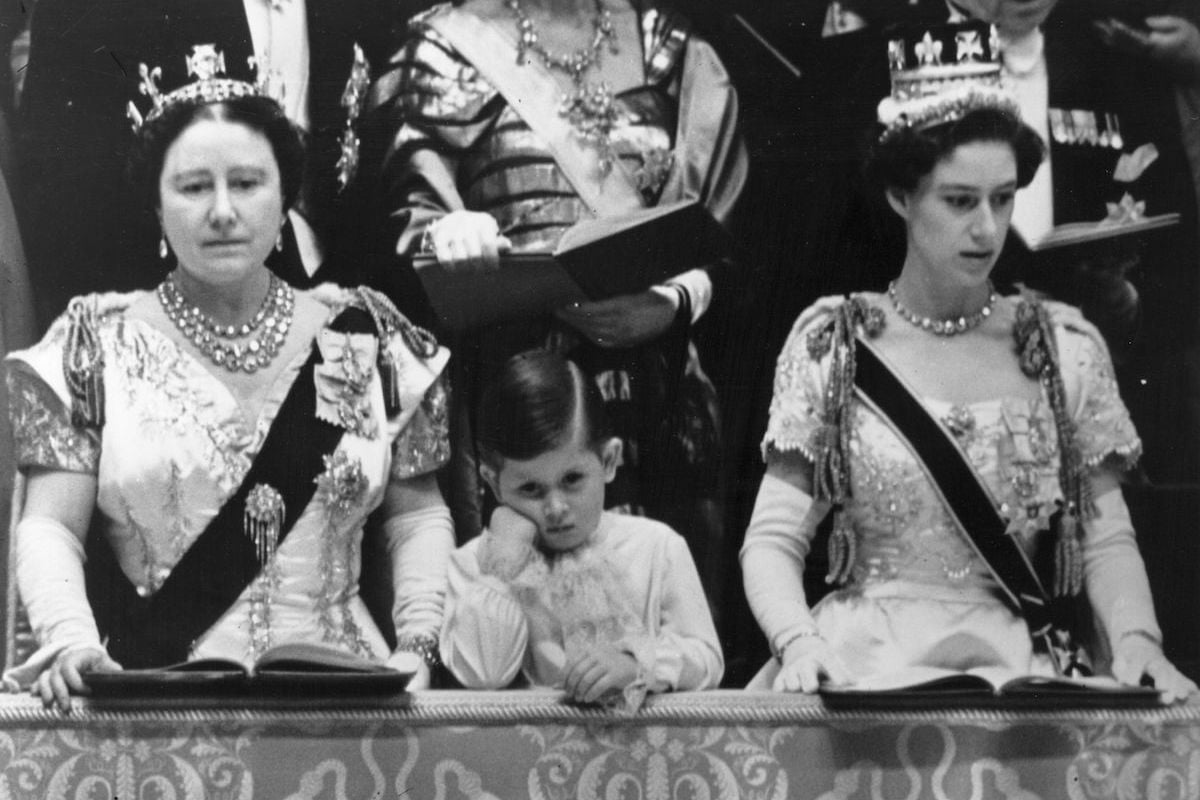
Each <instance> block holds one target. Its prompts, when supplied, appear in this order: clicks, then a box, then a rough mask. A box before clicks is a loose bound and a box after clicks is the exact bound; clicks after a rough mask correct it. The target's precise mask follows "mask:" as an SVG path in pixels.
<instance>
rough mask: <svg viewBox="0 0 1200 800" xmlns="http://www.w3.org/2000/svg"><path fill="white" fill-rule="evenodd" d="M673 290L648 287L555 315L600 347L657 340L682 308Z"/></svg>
mask: <svg viewBox="0 0 1200 800" xmlns="http://www.w3.org/2000/svg"><path fill="white" fill-rule="evenodd" d="M672 293H673V290H672V292H666V293H664V292H657V291H654V290H652V289H647V290H646V291H644V292H639V293H638V294H624V295H619V296H617V297H610V298H609V299H607V300H597V301H596V302H594V303H576V304H574V305H570V306H567V307H565V308H560V309H559V310H558V311H556V312H555V314H556V315H557V316H558V318H559V319H561V320H562V321H563V322H565V323H567V324H568V325H570V326H571V327H572V328H574V329H575V330H577V331H579V332H580V333H582V334H583V335H584V336H585V337H587V339H588V340H589V341H591V342H592V343H593V344H596V345H599V346H600V347H633V346H635V345H639V344H643V343H645V342H649V341H653V340H654V339H657V338H658V337H659V336H662V335H663V334H664V333H666V332H667V330H668V329H670V327H671V324H672V323H673V322H674V321H675V314H676V312H678V310H679V305H678V303H677V301H676V300H675V299H673V298H672V297H671V294H672Z"/></svg>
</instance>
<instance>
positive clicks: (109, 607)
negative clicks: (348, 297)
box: [86, 308, 375, 669]
mask: <svg viewBox="0 0 1200 800" xmlns="http://www.w3.org/2000/svg"><path fill="white" fill-rule="evenodd" d="M330 327H331V328H333V329H334V330H339V331H343V332H351V333H372V334H373V333H375V327H374V325H373V324H372V320H371V318H370V316H369V315H368V314H367V313H366V312H365V311H362V310H361V309H357V308H348V309H346V310H345V311H343V312H342V313H341V314H339V315H338V317H337V319H335V320H334V321H333V323H332V325H331V326H330ZM320 361H321V356H320V352H319V350H318V349H317V345H316V342H314V343H313V348H312V354H311V355H310V356H309V358H308V360H307V361H306V362H305V363H304V366H303V367H302V368H301V369H300V373H299V374H298V375H297V376H296V380H295V382H294V383H293V384H292V388H291V390H290V391H289V392H288V395H287V397H286V398H285V399H284V401H283V404H282V405H281V406H280V408H279V413H278V415H277V416H276V417H275V421H274V422H273V423H272V424H271V430H270V431H269V432H268V433H267V437H266V440H265V441H264V442H263V446H262V449H261V450H260V451H259V453H258V456H257V457H256V458H255V459H254V463H253V464H252V465H251V466H250V469H249V471H248V472H247V473H246V476H245V478H244V479H243V480H242V483H241V485H240V486H239V487H238V489H237V491H236V492H234V493H233V495H232V496H231V497H230V498H229V499H228V500H226V501H225V504H224V505H223V506H222V507H221V509H220V511H218V512H217V515H216V517H214V518H213V520H212V521H211V522H210V523H209V524H208V527H207V528H205V529H204V531H203V533H201V534H200V536H198V537H197V538H196V540H195V541H194V542H193V543H192V546H191V547H190V548H189V549H188V551H187V552H186V553H184V555H183V557H182V558H180V559H179V562H178V563H177V564H176V565H175V567H174V569H172V570H171V574H170V576H169V577H168V578H167V579H166V581H165V582H164V583H163V585H162V586H161V587H160V588H159V590H158V591H157V592H155V593H154V594H153V595H151V596H149V597H142V596H141V595H139V594H138V592H137V590H136V589H135V588H134V586H133V584H132V583H130V581H129V579H128V578H127V577H126V576H125V573H124V572H122V571H121V567H120V565H119V564H118V562H117V559H116V556H115V554H114V553H113V551H112V547H111V546H110V545H109V543H108V541H107V539H106V538H105V536H104V535H103V533H102V532H101V531H99V530H96V529H95V528H94V527H93V530H92V531H91V532H90V533H89V535H88V540H87V564H86V576H87V589H88V600H89V602H90V603H91V606H92V610H93V612H94V613H95V615H96V622H97V625H98V626H99V628H100V635H101V637H107V639H108V652H109V654H110V655H111V656H112V657H113V658H114V659H116V661H117V662H118V663H120V664H121V665H122V666H124V667H126V668H129V669H138V668H147V667H157V666H164V665H167V664H171V663H175V662H178V661H184V660H186V659H187V657H188V653H189V650H190V648H191V645H192V643H193V642H194V641H195V640H196V638H197V637H199V636H200V635H201V634H203V633H204V632H205V631H206V630H208V629H209V628H211V627H212V626H213V624H214V623H216V621H217V620H218V619H220V618H221V616H222V615H223V614H224V613H225V612H226V611H227V610H228V609H229V607H230V606H232V605H233V603H234V601H236V600H237V598H238V596H239V595H241V593H242V592H243V591H244V590H245V588H246V587H247V586H249V585H250V583H251V581H253V580H254V579H255V577H257V576H258V574H259V573H260V572H261V570H262V566H263V565H262V564H260V563H259V561H258V556H257V554H256V552H255V546H254V543H253V542H252V541H251V539H250V537H249V536H247V535H246V533H245V532H244V530H243V521H242V516H243V512H244V510H245V503H246V496H247V495H248V494H249V493H250V490H251V489H253V488H254V487H255V486H257V485H258V484H260V483H266V484H269V485H270V486H272V487H274V488H275V489H277V490H278V491H279V492H280V494H281V495H282V496H283V499H284V504H285V510H284V520H283V526H282V528H281V530H280V533H279V539H278V542H279V543H282V542H283V540H284V538H285V537H286V536H287V535H288V532H289V531H291V529H292V526H293V525H295V523H296V520H297V519H299V517H300V515H301V514H302V513H303V512H304V510H305V509H306V508H307V507H308V504H309V502H310V501H311V500H312V497H313V494H314V493H315V492H316V482H315V479H316V477H317V476H318V475H319V474H320V473H321V472H322V470H323V469H324V460H323V456H326V455H329V454H332V453H333V451H334V449H335V448H336V447H337V445H338V442H339V441H341V438H342V434H343V433H344V431H343V429H342V428H339V427H337V426H336V425H331V424H329V423H328V422H324V421H323V420H320V419H318V418H317V416H316V413H315V411H316V386H315V384H314V383H313V369H314V367H315V366H316V364H318V363H319V362H320ZM314 568H315V567H314Z"/></svg>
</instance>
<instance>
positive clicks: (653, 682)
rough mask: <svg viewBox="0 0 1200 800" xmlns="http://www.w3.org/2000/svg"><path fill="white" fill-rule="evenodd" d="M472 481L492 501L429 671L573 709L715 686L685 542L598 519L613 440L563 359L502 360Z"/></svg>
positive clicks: (466, 558) (701, 603)
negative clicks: (561, 700)
mask: <svg viewBox="0 0 1200 800" xmlns="http://www.w3.org/2000/svg"><path fill="white" fill-rule="evenodd" d="M477 430H478V436H479V446H480V452H481V454H482V458H483V464H484V466H483V474H484V477H485V479H486V480H487V483H488V486H489V487H491V490H492V492H493V493H494V494H495V496H496V499H497V501H498V502H499V503H500V505H499V506H498V507H497V508H496V510H495V511H494V512H493V513H492V517H491V524H490V525H489V526H488V528H487V529H486V530H485V531H484V532H483V534H482V535H481V536H479V537H477V538H475V539H473V540H471V541H470V542H468V543H467V544H465V545H463V546H462V547H461V548H460V549H459V550H458V551H457V552H456V553H455V554H454V556H453V557H452V559H451V568H450V590H449V595H448V597H447V606H446V622H445V625H444V626H443V628H442V636H441V654H442V660H443V662H444V663H445V664H446V666H447V667H448V668H449V669H450V672H451V673H452V674H453V675H454V676H455V677H456V678H457V679H458V680H460V681H461V682H462V683H463V684H464V685H466V686H467V687H470V688H479V689H502V688H504V687H506V686H508V685H510V684H511V683H512V682H513V681H514V680H515V679H517V678H518V676H520V677H521V678H523V679H524V682H525V683H526V684H527V685H530V686H542V687H554V688H558V689H563V690H564V691H565V692H566V693H567V695H568V696H570V697H571V698H572V699H573V700H575V701H576V702H580V703H612V704H614V705H616V706H618V707H623V708H626V709H628V710H636V709H637V708H638V706H640V705H641V702H642V699H643V698H644V697H645V694H646V693H647V692H662V691H692V690H698V689H714V688H716V687H717V685H718V684H719V683H720V681H721V673H722V669H723V661H722V657H721V646H720V642H719V641H718V640H717V633H716V629H715V628H714V627H713V622H712V617H711V615H710V614H709V610H708V603H707V601H706V600H705V597H704V591H703V589H702V588H701V587H700V578H699V575H697V573H696V567H695V564H694V563H693V562H692V557H691V555H690V554H689V552H688V548H687V544H686V543H685V542H684V540H683V538H682V537H680V536H679V534H677V533H675V532H674V531H672V530H671V529H670V528H668V527H667V526H666V525H663V524H662V523H660V522H655V521H653V520H648V519H644V518H640V517H633V516H629V515H626V514H613V513H610V512H607V511H604V487H605V484H606V483H607V482H608V481H610V480H612V478H613V476H614V475H615V474H616V470H617V464H618V463H619V462H620V459H621V440H620V439H618V438H616V437H615V436H613V435H612V432H611V429H610V428H609V425H608V421H607V419H606V418H605V411H604V403H603V402H602V400H601V398H600V393H599V390H598V389H597V388H596V386H595V385H594V384H593V383H592V382H591V381H590V380H589V379H588V377H587V376H586V375H585V374H584V373H583V371H582V370H580V369H579V367H578V366H576V365H575V364H573V363H571V362H570V361H567V360H566V359H564V358H563V357H562V356H560V355H557V354H554V353H549V352H546V351H544V350H535V351H530V352H528V353H522V354H518V355H516V356H514V357H513V358H512V359H510V360H509V361H508V362H507V363H506V364H505V365H504V367H503V368H502V369H501V371H500V373H499V374H498V375H497V376H496V378H495V379H494V381H493V382H492V383H491V384H489V385H488V387H487V388H486V389H485V390H484V393H483V396H482V397H481V399H480V413H479V427H478V429H477Z"/></svg>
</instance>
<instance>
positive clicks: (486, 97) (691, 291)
mask: <svg viewBox="0 0 1200 800" xmlns="http://www.w3.org/2000/svg"><path fill="white" fill-rule="evenodd" d="M369 114H374V115H376V117H377V118H378V122H379V124H380V125H382V126H383V127H384V128H385V129H387V130H388V131H389V135H388V137H387V140H386V142H385V150H386V153H385V154H384V155H383V181H384V192H385V200H384V202H385V204H386V207H387V209H388V211H389V212H390V214H391V220H392V225H393V228H392V230H391V232H390V234H391V236H392V241H391V245H392V246H394V247H395V248H396V250H397V251H398V252H399V253H401V254H405V255H410V254H414V253H417V252H419V251H421V250H422V248H424V249H426V250H428V251H430V252H432V253H434V254H436V257H437V259H438V261H439V262H440V263H441V264H442V266H443V267H445V268H446V269H450V270H466V271H479V270H488V269H495V268H496V266H497V263H498V261H497V260H498V258H499V254H500V253H501V252H504V251H506V250H511V251H512V252H514V253H528V252H549V251H552V250H553V249H554V247H555V245H556V244H557V243H558V240H559V237H561V236H562V234H563V232H564V231H565V230H566V229H567V228H568V227H570V226H571V225H572V224H573V223H575V222H576V221H578V220H580V219H584V218H588V217H592V216H600V217H604V216H608V215H615V214H621V213H624V212H629V211H633V210H635V209H638V208H641V207H645V206H655V205H659V204H664V203H669V202H672V201H677V200H685V199H691V200H699V201H700V202H702V203H703V204H704V205H705V206H706V207H707V208H708V209H709V210H710V211H711V212H712V214H713V216H714V217H716V218H717V219H718V220H720V221H722V222H724V221H727V219H728V217H729V215H730V213H731V212H732V209H733V206H734V203H735V201H736V200H737V198H738V196H739V194H740V192H741V189H742V186H743V184H744V181H745V171H746V159H745V152H744V149H743V147H742V145H741V139H740V136H739V135H738V129H737V122H736V115H737V106H736V97H735V95H734V93H733V90H732V87H731V86H730V84H729V79H728V76H727V75H726V73H725V71H724V68H723V67H722V66H721V63H720V61H719V60H718V59H717V57H716V55H715V54H714V52H713V50H712V48H711V47H710V46H709V45H708V44H707V43H706V42H704V41H702V40H701V39H699V38H698V37H696V36H695V35H693V34H692V32H691V31H690V29H689V28H688V26H687V25H686V23H685V21H684V20H682V19H681V18H679V16H678V15H675V14H673V13H669V12H667V11H664V10H662V9H660V8H659V7H658V6H657V5H656V4H654V3H631V2H629V0H466V1H465V2H462V3H460V4H455V5H453V6H451V5H441V6H438V7H436V8H434V9H432V10H431V11H430V12H428V13H426V14H424V15H421V16H418V17H417V18H416V19H414V21H413V22H412V24H411V25H410V30H409V38H408V40H407V42H406V44H405V45H404V46H403V47H402V48H401V49H400V50H399V51H398V52H397V54H396V56H395V57H394V58H393V60H392V64H391V71H390V72H386V73H385V74H384V75H383V76H382V77H381V78H380V80H379V83H378V86H377V87H376V89H375V92H374V98H373V107H372V110H371V111H370V112H369ZM713 266H717V265H716V264H701V265H697V267H699V268H697V269H693V270H690V271H688V272H685V273H683V274H680V275H678V276H675V277H673V278H671V279H669V280H668V281H666V283H665V284H663V285H660V286H654V287H650V288H648V289H646V290H645V291H641V292H637V293H634V294H627V295H621V296H618V297H614V298H611V299H608V300H604V301H600V302H594V303H583V304H577V305H574V306H570V307H564V308H561V309H558V310H557V312H556V313H555V314H554V315H545V316H541V317H532V318H524V319H517V320H513V321H511V322H510V323H507V324H500V325H493V326H488V327H486V328H484V329H482V330H478V331H473V332H470V333H468V335H466V336H464V337H462V339H461V341H459V342H456V345H455V370H454V379H453V383H454V388H455V393H456V394H455V401H454V402H455V406H456V408H457V409H458V411H457V412H456V415H455V420H456V426H457V427H456V433H455V434H454V441H455V453H454V458H455V459H456V461H457V462H458V464H457V465H456V468H455V469H454V473H453V474H454V476H455V479H454V482H453V486H454V487H455V489H456V490H457V492H456V495H455V496H453V497H452V503H451V504H452V506H454V507H455V513H456V520H455V521H456V524H457V525H458V526H459V534H460V535H462V536H470V535H472V533H474V532H477V531H478V529H479V527H480V524H479V523H480V519H481V517H480V510H479V508H478V506H477V503H478V490H479V489H480V488H481V486H482V484H481V482H480V481H479V478H478V472H477V465H476V464H475V463H473V462H472V458H471V452H472V444H471V443H472V436H471V421H470V413H469V412H470V410H471V406H472V404H473V402H474V399H475V398H476V397H477V396H478V394H479V392H480V391H481V387H482V385H483V384H484V383H485V382H486V381H487V380H488V379H489V377H490V376H491V374H492V373H494V372H495V371H496V370H498V369H499V367H500V366H501V365H502V364H503V363H504V362H505V361H506V360H507V359H508V358H509V357H510V356H512V355H514V354H516V353H518V352H521V351H524V350H527V349H531V348H535V347H542V348H547V349H551V350H554V351H557V352H560V353H563V354H565V355H569V356H570V357H571V358H572V359H573V360H574V361H575V362H576V363H578V364H579V365H580V366H581V367H582V368H583V369H584V371H585V372H586V373H587V374H588V375H589V376H590V377H591V378H593V379H594V380H595V381H596V382H597V385H598V386H599V387H600V390H601V393H602V394H603V396H604V399H605V402H606V404H607V405H608V409H609V410H608V413H609V416H610V418H611V419H612V420H613V422H614V425H615V426H616V428H617V431H618V433H619V435H620V436H621V438H622V439H623V440H624V441H625V461H624V464H623V465H622V466H621V469H620V470H619V472H618V476H617V478H616V480H615V481H614V482H613V484H611V485H610V487H609V495H608V500H607V504H608V506H609V507H618V508H623V509H624V510H626V511H631V512H634V513H645V514H647V515H649V516H652V517H656V518H659V519H662V520H664V521H667V522H670V523H671V524H673V526H674V527H676V528H677V529H678V530H681V531H685V532H686V535H688V537H689V540H691V542H692V544H693V547H697V546H702V545H701V542H702V541H703V540H704V539H705V538H706V536H705V534H704V532H703V530H704V522H703V520H702V519H698V518H697V516H696V514H695V511H696V509H697V508H698V507H700V506H702V505H703V503H704V501H705V500H709V501H711V500H713V499H715V497H716V480H715V478H716V457H717V451H716V447H715V438H716V426H715V408H714V407H713V406H712V405H705V402H704V401H705V400H707V399H710V398H711V397H712V393H711V388H712V387H711V385H709V384H708V382H707V378H705V377H704V375H703V372H701V371H700V368H699V363H698V361H697V359H696V354H695V350H694V349H692V348H690V347H689V336H688V328H689V326H690V325H691V323H692V322H693V321H695V320H697V319H699V318H700V316H701V315H702V314H703V313H704V311H705V309H706V308H707V307H708V306H709V303H710V300H711V297H712V293H713V288H712V287H713V283H712V280H711V278H710V275H709V272H708V268H709V267H713ZM706 389H707V393H706V391H705V390H706ZM681 396H682V397H683V398H684V400H685V402H686V401H687V400H691V401H692V404H691V405H690V406H689V407H688V408H687V410H686V412H683V413H679V414H676V413H671V411H672V409H673V408H674V407H675V405H676V400H677V399H678V398H680V397H681ZM460 444H461V447H460ZM460 512H461V513H460Z"/></svg>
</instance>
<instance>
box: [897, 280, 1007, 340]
mask: <svg viewBox="0 0 1200 800" xmlns="http://www.w3.org/2000/svg"><path fill="white" fill-rule="evenodd" d="M987 286H988V296H987V301H986V302H985V303H984V304H983V308H981V309H979V310H978V311H976V312H975V313H974V314H971V315H970V316H967V317H958V318H956V319H933V318H932V317H922V316H919V315H917V314H915V313H913V312H912V311H910V310H909V309H908V308H907V307H906V306H905V305H904V304H903V303H901V302H900V297H899V296H898V294H897V292H896V282H895V281H892V282H891V283H889V284H888V289H887V295H888V299H889V300H891V301H892V307H893V308H895V309H896V313H897V314H899V315H900V318H901V319H903V320H904V321H905V322H907V323H909V324H910V325H913V326H915V327H918V328H920V329H921V330H923V331H929V332H930V333H935V334H937V335H938V336H957V335H958V334H960V333H966V332H967V331H969V330H971V329H972V328H977V327H979V325H980V323H982V322H983V321H984V320H985V319H987V318H988V317H990V316H991V315H992V306H994V305H996V301H997V300H998V299H999V297H998V296H997V295H996V287H995V286H993V285H992V282H991V281H988V285H987Z"/></svg>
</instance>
